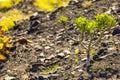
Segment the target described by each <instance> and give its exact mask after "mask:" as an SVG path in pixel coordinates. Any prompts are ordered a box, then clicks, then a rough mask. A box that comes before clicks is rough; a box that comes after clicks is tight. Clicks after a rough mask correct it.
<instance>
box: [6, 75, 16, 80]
mask: <svg viewBox="0 0 120 80" xmlns="http://www.w3.org/2000/svg"><path fill="white" fill-rule="evenodd" d="M13 79H15V77H13V76H8V75H6V76H5V78H4V80H13Z"/></svg>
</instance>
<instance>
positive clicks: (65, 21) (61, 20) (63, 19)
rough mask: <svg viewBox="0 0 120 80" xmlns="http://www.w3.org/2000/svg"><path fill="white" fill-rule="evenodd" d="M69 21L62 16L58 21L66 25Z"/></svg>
mask: <svg viewBox="0 0 120 80" xmlns="http://www.w3.org/2000/svg"><path fill="white" fill-rule="evenodd" d="M67 21H68V18H67V17H66V16H61V17H60V18H59V20H58V22H59V23H62V24H64V25H65V24H66V23H67Z"/></svg>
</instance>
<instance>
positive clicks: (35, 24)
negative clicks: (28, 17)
mask: <svg viewBox="0 0 120 80" xmlns="http://www.w3.org/2000/svg"><path fill="white" fill-rule="evenodd" d="M38 24H40V21H38V20H36V21H34V22H32V23H31V27H36V26H37V25H38Z"/></svg>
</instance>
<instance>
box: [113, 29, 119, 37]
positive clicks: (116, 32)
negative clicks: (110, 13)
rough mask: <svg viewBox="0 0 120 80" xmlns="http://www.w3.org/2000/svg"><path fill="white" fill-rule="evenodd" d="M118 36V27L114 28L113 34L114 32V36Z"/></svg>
mask: <svg viewBox="0 0 120 80" xmlns="http://www.w3.org/2000/svg"><path fill="white" fill-rule="evenodd" d="M117 34H120V27H116V28H114V30H113V32H112V35H113V36H114V35H117Z"/></svg>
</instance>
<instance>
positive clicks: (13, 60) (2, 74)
mask: <svg viewBox="0 0 120 80" xmlns="http://www.w3.org/2000/svg"><path fill="white" fill-rule="evenodd" d="M82 2H83V0H79V1H78V2H74V1H71V3H70V4H69V5H68V6H67V7H62V8H59V9H57V10H55V11H53V12H49V13H48V12H42V11H38V10H37V9H36V8H35V7H33V6H32V5H31V2H30V1H27V2H24V3H21V4H19V5H17V6H14V7H12V8H11V9H14V8H17V9H19V10H21V11H23V12H24V13H26V14H28V13H29V12H32V13H33V15H31V16H30V18H29V19H26V20H23V21H20V22H19V21H18V22H17V23H16V26H15V27H14V28H13V29H11V30H10V31H9V32H7V33H6V35H7V36H12V38H13V41H16V42H15V43H14V45H13V47H12V48H11V50H10V53H9V56H8V60H7V61H5V62H0V80H120V0H94V2H93V3H92V4H91V5H90V6H89V7H86V8H84V7H82V6H81V4H82ZM4 11H7V10H4ZM98 13H108V14H110V15H112V16H114V17H115V18H116V20H117V21H118V25H117V26H115V27H114V28H112V29H111V30H110V31H106V33H105V34H104V38H103V39H102V43H101V46H99V47H100V48H99V50H98V51H96V53H95V54H94V55H91V59H93V60H92V66H91V69H90V70H91V71H90V73H87V72H86V70H85V67H84V64H85V61H84V60H83V59H84V58H85V57H86V54H84V53H83V48H82V47H81V45H80V43H79V42H75V41H73V40H71V39H70V38H68V36H66V35H65V29H64V27H63V26H62V25H61V24H59V23H58V18H59V17H60V16H63V15H64V16H67V17H69V20H70V21H69V22H68V23H67V26H66V28H67V29H68V31H69V34H70V36H72V38H74V39H76V40H78V39H79V36H80V35H81V34H79V31H78V29H77V28H76V27H75V26H74V20H75V18H77V17H79V16H84V17H87V18H88V19H94V16H95V15H96V14H98ZM86 43H87V41H86ZM96 47H97V46H96ZM76 49H80V52H79V54H75V50H76Z"/></svg>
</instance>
